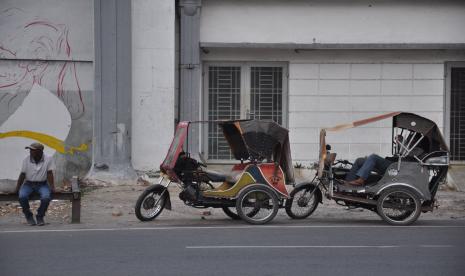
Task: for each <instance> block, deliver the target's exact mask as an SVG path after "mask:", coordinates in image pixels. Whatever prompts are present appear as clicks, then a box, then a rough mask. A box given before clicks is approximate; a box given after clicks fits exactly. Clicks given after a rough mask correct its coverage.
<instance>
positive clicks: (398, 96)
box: [289, 61, 444, 161]
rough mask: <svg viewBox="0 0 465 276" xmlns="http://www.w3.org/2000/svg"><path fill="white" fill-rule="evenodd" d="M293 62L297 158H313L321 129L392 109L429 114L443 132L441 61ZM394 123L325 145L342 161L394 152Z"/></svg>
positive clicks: (292, 126) (291, 112)
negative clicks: (392, 128) (392, 137)
mask: <svg viewBox="0 0 465 276" xmlns="http://www.w3.org/2000/svg"><path fill="white" fill-rule="evenodd" d="M385 62H386V63H332V64H327V63H294V62H291V63H290V65H289V128H290V130H291V131H290V133H291V138H290V139H291V143H292V145H293V148H294V149H295V150H294V151H293V152H295V154H294V159H296V160H299V161H303V160H311V159H314V158H315V154H316V153H317V152H318V151H317V148H318V132H319V129H320V128H322V127H330V126H334V125H337V124H341V123H345V122H351V121H355V120H359V119H363V118H367V117H370V116H375V115H379V114H382V113H388V112H392V111H406V112H414V113H417V114H420V115H423V116H426V117H428V118H430V119H432V120H434V121H436V123H437V124H438V125H439V127H441V128H442V125H443V101H444V98H443V95H444V64H442V63H421V64H413V63H405V64H404V63H387V62H389V61H385ZM390 139H391V121H390V120H387V121H383V122H379V123H375V124H370V125H367V126H365V127H361V128H356V129H351V130H347V131H345V132H342V133H335V134H333V133H328V136H327V142H328V143H330V144H332V145H333V149H334V151H335V152H337V153H338V155H339V157H340V158H348V159H354V158H356V157H357V156H361V155H362V156H363V155H368V154H370V153H373V152H376V153H381V154H382V155H388V154H389V153H390V151H391V140H390Z"/></svg>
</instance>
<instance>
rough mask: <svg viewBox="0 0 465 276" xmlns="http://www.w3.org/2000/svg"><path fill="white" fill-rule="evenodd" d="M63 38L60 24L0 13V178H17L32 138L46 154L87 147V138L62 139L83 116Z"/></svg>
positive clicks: (74, 71)
mask: <svg viewBox="0 0 465 276" xmlns="http://www.w3.org/2000/svg"><path fill="white" fill-rule="evenodd" d="M69 36H70V30H69V27H68V26H67V25H65V24H61V23H56V22H51V21H49V20H47V19H44V18H41V17H38V16H30V15H28V14H27V13H26V12H24V10H22V9H20V8H9V9H5V10H3V11H0V180H1V179H10V180H11V179H13V180H14V179H16V178H17V177H18V175H19V169H20V164H21V161H22V159H23V158H24V157H25V156H26V154H27V152H26V151H25V150H24V147H25V146H26V145H28V144H30V143H32V142H33V141H38V142H40V143H43V144H44V145H46V150H45V151H46V154H48V155H53V154H55V152H58V153H59V154H66V155H73V154H75V152H87V151H88V150H89V149H88V148H89V147H88V144H89V140H90V137H68V136H69V135H70V133H71V128H72V126H73V124H74V125H80V124H79V123H76V122H80V121H82V120H88V117H89V116H85V115H86V106H85V101H84V96H83V91H82V90H81V83H80V80H79V72H78V66H77V65H78V64H79V61H76V60H75V59H74V57H73V49H72V45H71V43H70V40H69ZM87 86H89V85H88V84H87ZM75 132H77V131H75ZM86 132H88V131H86ZM70 138H71V139H70ZM68 140H72V141H79V143H78V144H77V145H68V144H67V143H68V142H65V141H68ZM55 157H56V158H55V159H56V160H57V159H60V158H58V157H57V156H55ZM60 161H61V159H60ZM65 162H66V161H65ZM59 167H66V166H59V164H57V169H58V168H59ZM64 174H66V173H64Z"/></svg>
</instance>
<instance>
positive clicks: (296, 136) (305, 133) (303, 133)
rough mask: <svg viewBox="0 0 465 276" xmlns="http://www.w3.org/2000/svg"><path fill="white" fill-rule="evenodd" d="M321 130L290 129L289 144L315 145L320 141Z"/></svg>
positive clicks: (313, 128)
mask: <svg viewBox="0 0 465 276" xmlns="http://www.w3.org/2000/svg"><path fill="white" fill-rule="evenodd" d="M319 134H320V129H319V128H316V127H312V128H290V129H289V142H290V143H291V144H292V143H297V144H305V143H315V142H316V141H319V140H318V139H319V137H320V136H319Z"/></svg>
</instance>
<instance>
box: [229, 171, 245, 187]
mask: <svg viewBox="0 0 465 276" xmlns="http://www.w3.org/2000/svg"><path fill="white" fill-rule="evenodd" d="M241 175H242V171H232V172H230V173H229V174H227V175H226V182H228V183H229V184H235V183H236V182H237V181H239V179H240V178H241Z"/></svg>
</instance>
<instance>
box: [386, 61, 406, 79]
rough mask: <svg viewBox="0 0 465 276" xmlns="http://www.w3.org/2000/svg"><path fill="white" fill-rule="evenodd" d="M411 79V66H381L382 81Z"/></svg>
mask: <svg viewBox="0 0 465 276" xmlns="http://www.w3.org/2000/svg"><path fill="white" fill-rule="evenodd" d="M412 77H413V66H412V64H383V65H382V78H383V79H399V80H405V79H411V78H412Z"/></svg>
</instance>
